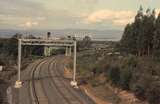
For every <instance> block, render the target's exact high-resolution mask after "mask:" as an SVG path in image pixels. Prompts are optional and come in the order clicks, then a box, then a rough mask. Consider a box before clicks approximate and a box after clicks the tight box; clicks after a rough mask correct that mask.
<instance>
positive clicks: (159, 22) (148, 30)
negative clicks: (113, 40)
mask: <svg viewBox="0 0 160 104" xmlns="http://www.w3.org/2000/svg"><path fill="white" fill-rule="evenodd" d="M120 44H121V49H122V50H123V51H125V52H126V53H131V54H134V55H137V56H144V55H145V56H151V55H158V54H159V55H160V14H159V15H158V17H156V12H155V9H154V10H150V9H147V10H146V12H144V11H143V8H142V7H140V9H139V10H138V12H137V15H136V16H135V20H134V22H133V23H131V24H127V26H126V27H125V30H124V33H123V36H122V39H121V41H120Z"/></svg>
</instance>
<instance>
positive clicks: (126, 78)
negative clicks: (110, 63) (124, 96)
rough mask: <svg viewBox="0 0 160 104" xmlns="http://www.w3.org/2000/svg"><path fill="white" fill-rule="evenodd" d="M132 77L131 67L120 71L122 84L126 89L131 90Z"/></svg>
mask: <svg viewBox="0 0 160 104" xmlns="http://www.w3.org/2000/svg"><path fill="white" fill-rule="evenodd" d="M131 79H132V72H131V69H124V70H121V72H120V86H121V87H122V88H123V89H125V90H129V85H130V81H131Z"/></svg>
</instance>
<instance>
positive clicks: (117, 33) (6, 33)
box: [0, 29, 123, 41]
mask: <svg viewBox="0 0 160 104" xmlns="http://www.w3.org/2000/svg"><path fill="white" fill-rule="evenodd" d="M48 31H49V32H51V33H52V35H53V36H56V37H64V36H68V35H71V36H74V35H76V36H77V37H84V36H86V35H89V36H91V37H92V39H99V40H112V41H118V40H120V38H121V36H122V33H123V31H121V30H87V29H54V30H0V37H5V38H9V37H11V36H13V35H14V34H16V33H21V34H25V35H29V34H32V35H35V36H40V37H45V36H46V33H47V32H48Z"/></svg>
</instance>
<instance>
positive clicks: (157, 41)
mask: <svg viewBox="0 0 160 104" xmlns="http://www.w3.org/2000/svg"><path fill="white" fill-rule="evenodd" d="M153 42H154V43H153V49H154V54H155V55H159V54H160V13H159V15H158V18H157V20H156V23H155V32H154V41H153Z"/></svg>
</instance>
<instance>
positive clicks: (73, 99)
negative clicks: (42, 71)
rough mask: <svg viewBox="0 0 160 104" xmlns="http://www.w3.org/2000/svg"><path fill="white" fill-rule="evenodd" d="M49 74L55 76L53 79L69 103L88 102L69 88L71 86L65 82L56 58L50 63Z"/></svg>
mask: <svg viewBox="0 0 160 104" xmlns="http://www.w3.org/2000/svg"><path fill="white" fill-rule="evenodd" d="M53 66H54V67H53ZM48 74H49V75H50V76H53V78H51V80H52V82H53V84H54V85H55V87H56V88H57V90H58V92H59V93H60V94H61V96H62V97H63V98H64V99H65V101H66V102H67V104H86V103H85V102H83V101H82V100H81V99H79V98H78V97H77V95H76V94H74V93H73V91H71V90H70V89H69V86H67V85H66V84H65V82H64V78H63V76H62V74H61V73H60V72H59V71H58V70H57V67H56V61H55V60H54V61H51V62H50V63H49V64H48Z"/></svg>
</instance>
